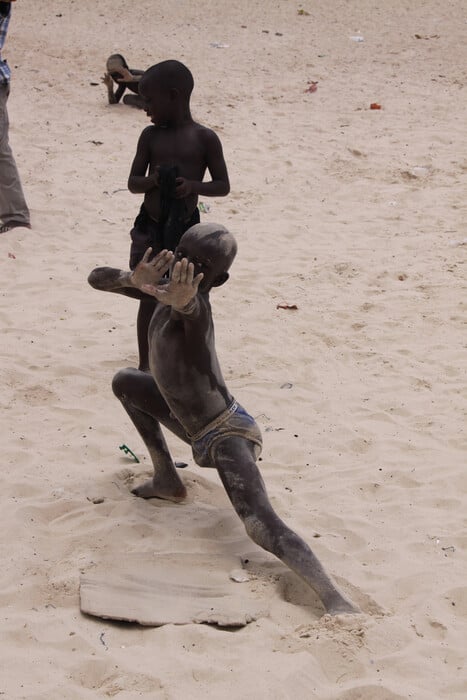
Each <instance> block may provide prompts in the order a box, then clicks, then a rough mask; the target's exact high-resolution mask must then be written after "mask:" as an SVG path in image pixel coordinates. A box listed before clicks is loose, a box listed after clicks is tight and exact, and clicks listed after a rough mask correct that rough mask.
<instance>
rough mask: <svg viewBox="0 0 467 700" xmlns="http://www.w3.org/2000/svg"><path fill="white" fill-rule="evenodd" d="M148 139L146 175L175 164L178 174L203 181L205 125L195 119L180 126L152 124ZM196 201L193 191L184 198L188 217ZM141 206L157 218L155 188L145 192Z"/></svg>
mask: <svg viewBox="0 0 467 700" xmlns="http://www.w3.org/2000/svg"><path fill="white" fill-rule="evenodd" d="M151 129H152V131H151V137H150V141H149V150H150V156H149V174H152V173H153V172H155V170H156V169H157V168H158V167H159V166H161V165H169V166H177V168H178V173H179V177H183V178H185V179H186V180H195V181H196V182H202V180H203V177H204V174H205V172H206V167H207V154H206V145H205V143H206V142H205V138H204V134H205V132H206V128H205V127H203V126H201V125H200V124H196V123H194V122H192V123H190V124H187V125H185V126H182V127H178V128H173V127H167V128H164V127H160V126H153V127H151ZM197 203H198V196H197V195H196V194H193V195H189V196H188V197H187V198H186V199H185V204H186V208H187V219H189V218H190V216H191V215H192V213H193V211H194V210H195V208H196V205H197ZM144 205H145V207H146V209H147V211H148V214H149V215H150V216H151V217H152V218H153V219H155V220H156V221H158V220H159V215H160V191H159V189H158V188H157V187H156V188H154V189H153V190H150V191H149V192H147V193H146V195H145V197H144Z"/></svg>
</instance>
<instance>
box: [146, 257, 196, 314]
mask: <svg viewBox="0 0 467 700" xmlns="http://www.w3.org/2000/svg"><path fill="white" fill-rule="evenodd" d="M194 269H195V268H194V265H193V263H189V262H188V260H187V259H186V258H183V260H179V261H177V262H176V263H175V265H174V267H173V270H172V275H171V277H170V282H169V283H168V284H166V285H164V286H160V287H155V286H153V285H144V286H143V292H146V294H151V296H154V297H156V299H157V300H158V301H160V302H161V303H162V304H165V305H167V306H172V307H173V308H174V309H176V310H177V309H178V310H182V309H184V308H185V307H186V306H187V305H188V304H189V303H190V301H191V300H192V299H194V297H195V296H196V294H197V293H198V287H199V284H200V282H201V280H202V279H203V277H204V275H203V273H202V272H200V273H199V275H196V277H195V276H194Z"/></svg>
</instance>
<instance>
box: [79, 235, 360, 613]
mask: <svg viewBox="0 0 467 700" xmlns="http://www.w3.org/2000/svg"><path fill="white" fill-rule="evenodd" d="M236 250H237V246H236V242H235V239H234V237H233V236H232V235H231V234H230V233H229V232H228V231H227V230H226V229H225V228H224V227H223V226H220V225H217V224H197V225H195V226H193V227H191V228H190V229H189V230H188V231H187V232H186V233H185V234H184V235H183V237H182V239H181V240H180V243H179V245H178V246H177V248H176V250H175V254H173V253H171V252H169V251H167V250H164V251H162V252H160V253H159V254H158V255H157V256H156V257H155V258H153V259H152V260H150V257H151V255H150V254H151V251H150V250H148V251H146V253H145V255H144V257H143V259H142V261H141V262H140V263H139V264H138V265H137V266H136V268H135V270H134V271H133V272H130V271H123V270H118V269H115V268H109V267H100V268H96V269H95V270H93V272H91V274H90V276H89V280H88V281H89V283H90V284H91V286H93V287H94V288H96V289H101V290H103V291H111V292H116V293H119V294H125V295H128V296H132V297H135V298H144V297H145V296H150V297H152V298H154V299H156V300H157V301H158V302H159V303H158V304H157V305H156V307H155V310H154V315H153V317H152V319H151V323H150V326H149V362H150V368H151V374H148V373H146V372H142V371H140V370H136V369H124V370H121V371H120V372H118V373H117V374H116V375H115V377H114V380H113V385H112V388H113V391H114V393H115V395H116V396H117V397H118V398H119V399H120V401H121V403H122V405H123V407H124V409H125V410H126V412H127V413H128V415H129V416H130V418H131V420H132V421H133V423H134V425H135V427H136V429H137V430H138V432H139V434H140V435H141V437H142V438H143V440H144V442H145V444H146V446H147V448H148V451H149V454H150V456H151V459H152V462H153V466H154V476H153V477H152V479H150V480H149V481H146V482H145V483H143V484H142V485H141V486H138V487H137V488H135V489H134V490H133V493H134V494H135V495H136V496H140V497H142V498H164V499H167V500H170V501H175V502H180V501H183V499H184V498H185V496H186V489H185V486H184V484H183V482H182V480H181V479H180V477H179V475H178V474H177V471H176V469H175V466H174V463H173V461H172V458H171V455H170V453H169V450H168V448H167V444H166V442H165V439H164V436H163V433H162V430H161V424H162V425H163V426H164V427H165V428H167V429H168V430H170V431H171V432H172V433H174V434H175V435H177V436H178V437H179V438H180V439H181V440H183V441H184V442H186V443H188V444H190V445H191V447H192V451H193V457H194V459H195V461H196V463H197V464H198V465H199V466H201V467H208V468H209V467H210V468H215V469H217V471H218V473H219V476H220V478H221V481H222V483H223V485H224V488H225V490H226V492H227V494H228V496H229V498H230V500H231V502H232V505H233V507H234V508H235V510H236V512H237V514H238V515H239V517H240V518H241V519H242V521H243V523H244V525H245V528H246V531H247V533H248V535H249V536H250V537H251V539H252V540H253V541H254V542H256V544H258V545H260V546H261V547H263V548H264V549H266V550H267V551H269V552H272V553H273V554H275V555H276V556H277V557H278V558H279V559H281V560H282V561H283V562H284V563H285V564H286V565H287V566H289V567H290V568H291V569H292V570H293V571H295V572H296V573H297V574H298V575H299V576H300V577H301V578H302V579H303V580H304V581H305V582H306V583H307V584H308V585H309V586H311V588H312V589H313V590H314V591H315V592H316V593H317V594H318V596H319V597H320V599H321V601H322V603H323V605H324V607H325V608H326V610H327V611H328V612H329V613H332V614H337V613H349V612H356V609H355V608H354V606H353V605H352V604H351V603H350V602H349V601H348V600H347V599H346V598H345V597H344V596H343V595H342V594H341V593H340V592H339V590H338V589H337V588H336V587H335V585H334V584H333V582H332V581H331V579H330V578H329V577H328V575H327V574H326V572H325V571H324V569H323V567H322V566H321V564H320V562H319V561H318V559H317V558H316V557H315V555H314V554H313V552H312V551H311V549H310V548H309V547H308V545H307V544H306V543H305V542H304V541H303V540H302V539H301V538H300V537H299V536H298V535H297V534H295V533H294V532H293V531H292V530H290V528H288V527H287V525H285V523H283V522H282V520H281V519H280V518H279V517H278V515H277V514H276V513H275V512H274V510H273V508H272V506H271V503H270V502H269V499H268V496H267V493H266V489H265V486H264V483H263V480H262V478H261V474H260V472H259V469H258V467H257V465H256V460H257V458H258V456H259V453H260V451H261V444H262V441H261V433H260V430H259V428H258V426H257V424H256V422H255V421H254V419H253V418H252V417H251V416H250V415H249V414H248V413H247V412H246V411H245V409H243V408H242V407H241V406H240V405H239V404H238V403H237V402H236V401H235V399H234V398H233V396H232V395H231V393H230V391H229V390H228V388H227V386H226V384H225V381H224V378H223V376H222V372H221V369H220V366H219V361H218V358H217V354H216V349H215V345H214V326H213V320H212V315H211V306H210V302H209V292H210V290H211V289H212V288H213V287H217V286H220V285H221V284H223V283H224V282H226V281H227V279H228V277H229V273H228V270H229V268H230V266H231V264H232V262H233V260H234V258H235V255H236ZM169 268H170V278H164V274H165V273H166V271H167V270H168V269H169Z"/></svg>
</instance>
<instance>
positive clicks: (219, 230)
mask: <svg viewBox="0 0 467 700" xmlns="http://www.w3.org/2000/svg"><path fill="white" fill-rule="evenodd" d="M187 238H188V239H191V240H193V241H195V242H196V244H197V245H200V247H201V246H202V247H203V248H205V247H206V248H211V249H212V248H213V249H214V250H215V254H216V257H217V262H218V264H219V266H220V267H221V268H222V269H223V271H224V272H227V270H228V269H229V268H230V266H231V265H232V263H233V261H234V259H235V256H236V254H237V241H236V240H235V238H234V236H233V234H231V233H230V231H228V230H227V229H226V228H225V226H222V224H211V223H209V224H195V225H194V226H191V227H190V228H189V229H188V230H187V231H185V233H184V234H183V236H182V238H181V240H180V244H181V245H183V243H184V242H185V241H186V240H187Z"/></svg>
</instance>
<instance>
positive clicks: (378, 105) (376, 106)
mask: <svg viewBox="0 0 467 700" xmlns="http://www.w3.org/2000/svg"><path fill="white" fill-rule="evenodd" d="M370 109H381V105H380V104H378V103H377V102H372V103H371V105H370Z"/></svg>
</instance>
